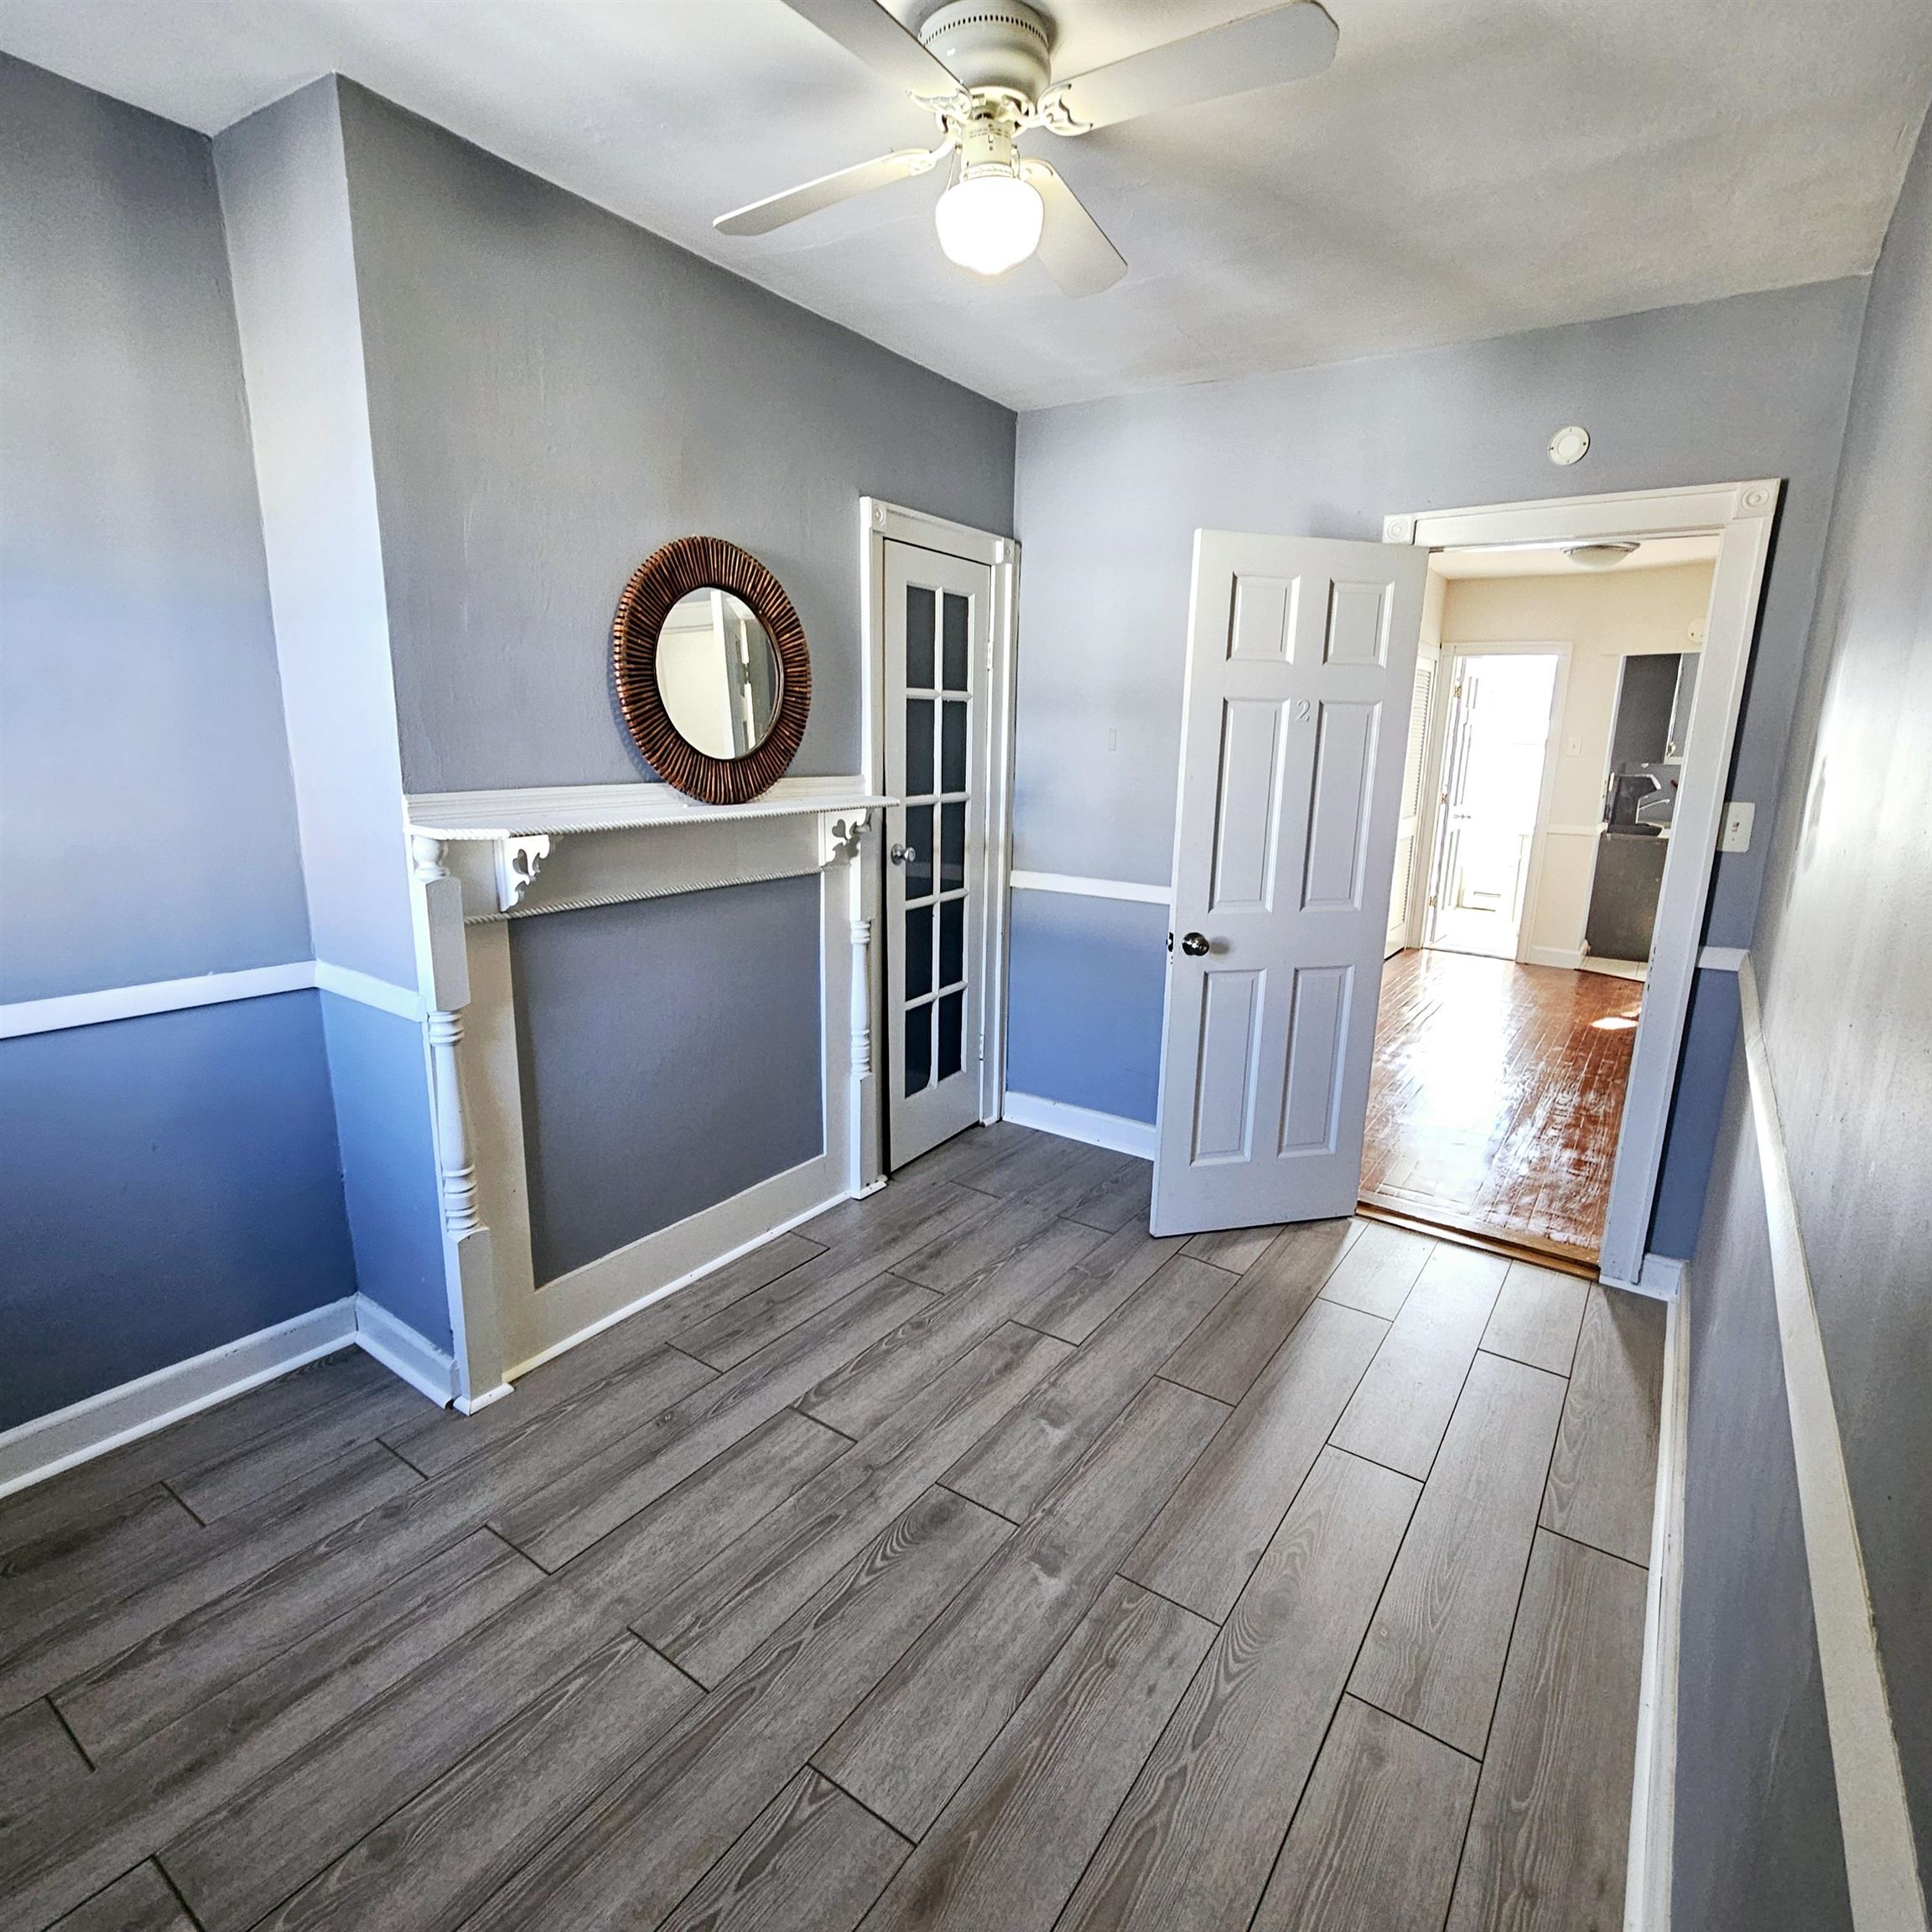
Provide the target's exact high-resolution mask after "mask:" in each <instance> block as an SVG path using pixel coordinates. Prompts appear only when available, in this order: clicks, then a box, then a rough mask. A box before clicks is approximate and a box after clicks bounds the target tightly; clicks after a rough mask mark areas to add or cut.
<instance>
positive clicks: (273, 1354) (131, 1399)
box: [0, 1295, 455, 1496]
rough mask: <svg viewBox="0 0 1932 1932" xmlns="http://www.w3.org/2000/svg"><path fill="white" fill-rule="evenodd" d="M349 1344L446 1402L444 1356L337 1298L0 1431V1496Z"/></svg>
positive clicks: (449, 1370)
mask: <svg viewBox="0 0 1932 1932" xmlns="http://www.w3.org/2000/svg"><path fill="white" fill-rule="evenodd" d="M351 1344H354V1345H355V1346H357V1347H359V1348H362V1349H364V1350H365V1351H366V1353H369V1354H371V1355H373V1356H374V1357H375V1358H376V1359H377V1361H378V1362H380V1363H382V1366H383V1367H384V1368H387V1369H389V1370H390V1371H391V1372H392V1374H396V1375H398V1376H400V1377H401V1378H402V1379H403V1381H405V1382H407V1383H408V1384H409V1385H410V1386H411V1387H412V1388H413V1389H418V1390H420V1391H421V1392H422V1394H424V1395H426V1396H428V1399H429V1400H431V1401H432V1402H434V1403H436V1404H437V1405H439V1407H440V1406H443V1405H446V1404H447V1403H448V1402H449V1390H450V1388H451V1386H452V1384H453V1381H454V1372H455V1364H454V1363H453V1362H452V1361H451V1360H450V1358H449V1356H447V1355H445V1354H444V1353H443V1352H442V1351H441V1350H440V1349H439V1348H435V1347H434V1346H433V1345H432V1344H431V1343H428V1342H427V1341H425V1340H424V1339H423V1337H422V1336H420V1335H418V1333H417V1332H416V1331H415V1330H414V1329H413V1328H411V1327H408V1325H407V1324H405V1323H403V1322H398V1321H397V1319H396V1317H394V1316H393V1315H392V1314H390V1313H389V1311H387V1309H385V1308H379V1307H377V1305H376V1304H375V1303H374V1302H373V1301H370V1300H369V1298H368V1297H367V1296H366V1295H356V1296H344V1297H343V1299H342V1300H340V1301H330V1302H325V1304H324V1305H323V1306H321V1307H319V1308H311V1309H310V1310H309V1312H308V1313H307V1314H305V1315H298V1316H295V1317H293V1319H292V1320H290V1321H287V1322H277V1323H276V1324H275V1325H274V1326H273V1327H269V1328H259V1329H257V1331H256V1332H254V1333H253V1334H252V1335H241V1336H238V1337H236V1339H235V1340H234V1341H232V1342H224V1343H222V1344H221V1347H220V1348H210V1349H209V1350H207V1351H206V1352H205V1353H203V1354H200V1355H191V1356H190V1357H189V1358H187V1360H185V1361H184V1362H171V1363H169V1365H168V1366H167V1367H166V1368H157V1369H155V1370H154V1371H153V1373H152V1374H147V1375H140V1376H137V1377H136V1378H135V1379H134V1380H132V1382H123V1383H122V1384H120V1386H119V1387H118V1388H114V1389H102V1390H101V1392H100V1394H97V1395H89V1396H86V1398H84V1399H83V1400H81V1401H79V1402H75V1403H72V1404H70V1405H69V1406H68V1407H66V1408H65V1409H56V1410H54V1411H53V1413H52V1414H51V1415H36V1416H34V1418H33V1419H32V1420H29V1421H26V1422H22V1423H19V1424H18V1425H17V1426H15V1427H13V1428H12V1429H9V1430H7V1431H4V1432H3V1433H0V1496H8V1495H11V1494H12V1493H13V1491H15V1490H16V1489H24V1488H28V1487H29V1485H30V1484H32V1483H42V1482H44V1481H45V1480H46V1479H47V1478H49V1477H50V1476H58V1475H59V1474H60V1472H62V1471H63V1470H65V1469H71V1468H74V1467H77V1466H78V1465H79V1464H81V1463H82V1462H92V1461H93V1460H94V1458H95V1457H96V1456H105V1455H106V1453H107V1452H108V1451H109V1450H111V1449H118V1448H120V1447H121V1446H122V1444H123V1443H127V1442H133V1441H138V1440H139V1439H140V1438H141V1437H142V1436H152V1435H154V1434H155V1433H156V1432H157V1431H159V1430H163V1429H167V1428H169V1427H172V1426H173V1425H174V1424H175V1423H177V1422H180V1421H184V1420H186V1419H187V1418H188V1417H189V1416H190V1415H198V1414H200V1411H201V1410H204V1409H212V1408H213V1407H214V1406H215V1405H216V1404H217V1403H220V1402H226V1401H228V1400H231V1398H232V1397H234V1396H236V1395H245V1394H247V1392H248V1391H249V1390H250V1389H256V1388H259V1387H260V1386H261V1385H262V1383H264V1382H273V1381H274V1380H275V1379H276V1378H277V1377H278V1376H280V1375H286V1374H288V1373H289V1372H290V1370H292V1369H295V1368H301V1367H303V1366H304V1364H305V1363H310V1362H315V1361H319V1360H320V1358H322V1357H323V1356H325V1355H333V1354H334V1353H335V1352H336V1351H337V1350H338V1349H340V1348H348V1347H350V1346H351ZM439 1365H440V1366H439ZM439 1385H440V1389H441V1393H439V1392H438V1390H439Z"/></svg>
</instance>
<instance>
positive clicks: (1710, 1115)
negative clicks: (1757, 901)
mask: <svg viewBox="0 0 1932 1932" xmlns="http://www.w3.org/2000/svg"><path fill="white" fill-rule="evenodd" d="M1736 1046H1737V974H1735V973H1722V972H1708V971H1704V972H1700V973H1699V974H1697V977H1696V979H1695V980H1693V981H1692V983H1691V987H1690V1012H1689V1014H1688V1015H1686V1016H1685V1022H1684V1051H1683V1055H1682V1057H1681V1059H1680V1061H1679V1063H1678V1068H1677V1091H1676V1093H1675V1095H1673V1096H1672V1098H1671V1102H1670V1125H1669V1127H1668V1128H1667V1129H1666V1130H1665V1135H1664V1168H1663V1171H1662V1172H1661V1173H1660V1174H1659V1176H1658V1177H1657V1204H1656V1206H1655V1207H1654V1208H1653V1209H1652V1210H1651V1215H1650V1241H1649V1247H1650V1251H1651V1253H1652V1254H1669V1255H1672V1256H1674V1257H1675V1258H1676V1259H1678V1260H1680V1261H1687V1260H1689V1259H1690V1256H1691V1255H1692V1254H1695V1253H1696V1251H1697V1231H1698V1228H1699V1226H1700V1225H1701V1223H1702V1220H1703V1218H1704V1197H1705V1195H1706V1193H1707V1192H1709V1189H1710V1185H1711V1158H1712V1156H1714V1155H1715V1154H1716V1150H1717V1128H1718V1124H1719V1122H1720V1121H1721V1120H1722V1119H1723V1116H1724V1091H1725V1088H1726V1087H1727V1085H1728V1083H1729V1082H1730V1078H1731V1062H1732V1057H1733V1052H1734V1050H1735V1048H1736Z"/></svg>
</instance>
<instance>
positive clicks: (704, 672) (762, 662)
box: [657, 589, 778, 758]
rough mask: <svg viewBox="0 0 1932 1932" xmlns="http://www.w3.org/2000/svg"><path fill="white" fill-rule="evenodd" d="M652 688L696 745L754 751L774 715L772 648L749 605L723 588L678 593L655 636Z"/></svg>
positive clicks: (732, 752)
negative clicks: (655, 664)
mask: <svg viewBox="0 0 1932 1932" xmlns="http://www.w3.org/2000/svg"><path fill="white" fill-rule="evenodd" d="M657 693H658V695H659V696H660V697H661V698H662V699H663V700H664V709H666V710H667V712H669V713H670V714H671V722H672V723H673V725H676V726H677V727H678V731H679V732H680V733H681V734H682V735H683V737H684V738H685V739H686V740H688V742H689V743H690V744H693V745H696V746H697V748H698V749H699V750H700V751H703V752H705V753H708V754H709V756H711V757H714V758H742V757H743V756H745V753H746V752H748V751H755V750H757V748H758V747H759V745H761V744H762V743H763V742H764V740H765V735H766V733H767V732H768V731H770V730H771V725H772V721H773V720H774V719H776V717H777V715H778V653H777V652H776V649H775V648H774V647H773V646H772V642H771V638H770V637H769V636H766V631H765V626H763V625H762V624H761V623H760V622H759V621H758V618H757V615H756V612H754V611H753V610H752V609H751V607H750V605H748V604H747V603H745V601H744V600H743V599H742V598H740V597H735V596H734V595H732V594H731V592H730V591H729V590H715V589H704V590H693V591H690V592H688V593H687V594H686V595H684V596H683V597H681V598H679V599H678V602H677V603H676V604H675V605H673V606H672V610H671V615H669V616H668V617H667V618H666V619H665V620H664V628H663V629H662V631H659V632H658V634H657Z"/></svg>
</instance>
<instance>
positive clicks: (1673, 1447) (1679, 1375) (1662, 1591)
mask: <svg viewBox="0 0 1932 1932" xmlns="http://www.w3.org/2000/svg"><path fill="white" fill-rule="evenodd" d="M1689 1345H1690V1337H1689V1334H1688V1332H1687V1331H1686V1328H1685V1317H1684V1304H1683V1303H1682V1301H1672V1302H1671V1304H1670V1308H1669V1310H1668V1311H1667V1312H1666V1313H1665V1317H1664V1391H1663V1402H1662V1407H1661V1411H1660V1413H1659V1418H1658V1431H1657V1488H1656V1496H1655V1500H1654V1502H1653V1504H1651V1514H1650V1573H1649V1581H1648V1582H1647V1584H1646V1586H1645V1592H1644V1664H1643V1670H1642V1675H1641V1677H1640V1679H1639V1684H1640V1689H1639V1693H1638V1703H1637V1768H1636V1776H1635V1779H1634V1780H1633V1783H1632V1785H1631V1789H1630V1851H1629V1858H1628V1864H1627V1865H1626V1867H1625V1871H1624V1880H1623V1932H1670V1877H1671V1862H1672V1857H1673V1855H1674V1851H1675V1846H1674V1834H1675V1822H1676V1815H1677V1659H1678V1633H1679V1628H1680V1623H1681V1620H1682V1610H1683V1600H1684V1485H1685V1469H1686V1467H1687V1466H1688V1462H1689V1457H1690V1358H1689V1355H1688V1353H1687V1350H1688V1348H1689Z"/></svg>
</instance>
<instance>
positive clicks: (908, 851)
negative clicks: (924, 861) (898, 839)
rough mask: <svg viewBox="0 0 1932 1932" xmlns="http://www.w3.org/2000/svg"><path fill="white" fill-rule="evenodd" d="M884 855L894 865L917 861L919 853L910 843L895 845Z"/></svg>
mask: <svg viewBox="0 0 1932 1932" xmlns="http://www.w3.org/2000/svg"><path fill="white" fill-rule="evenodd" d="M886 857H887V858H888V859H890V860H891V861H892V863H893V864H894V865H907V864H909V863H911V862H914V861H917V859H918V857H919V854H917V852H915V851H914V850H913V849H912V848H911V846H910V845H895V846H894V847H893V848H892V849H891V851H890V852H888V853H887V854H886Z"/></svg>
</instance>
